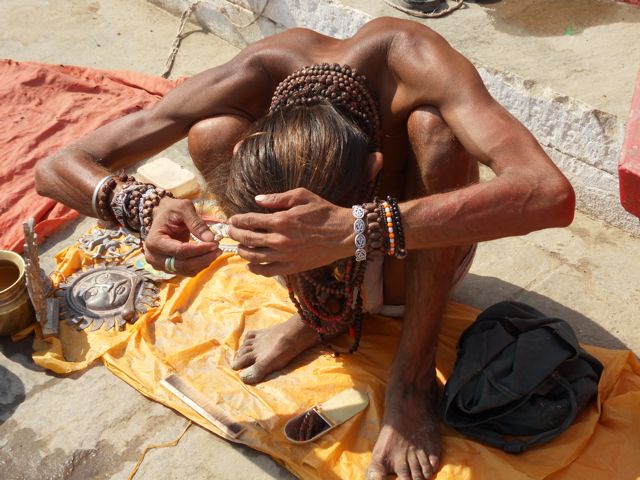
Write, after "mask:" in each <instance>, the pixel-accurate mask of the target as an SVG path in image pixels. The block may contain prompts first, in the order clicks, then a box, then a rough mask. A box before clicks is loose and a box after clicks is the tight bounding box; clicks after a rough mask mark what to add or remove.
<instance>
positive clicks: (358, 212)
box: [351, 205, 367, 262]
mask: <svg viewBox="0 0 640 480" xmlns="http://www.w3.org/2000/svg"><path fill="white" fill-rule="evenodd" d="M351 213H352V214H353V218H354V220H353V231H354V232H355V234H356V237H355V239H354V243H355V245H356V253H355V257H356V261H357V262H364V261H365V260H366V259H367V250H366V247H367V237H366V235H365V232H366V231H367V224H366V222H365V221H364V216H365V215H366V213H367V211H366V210H365V209H364V208H363V207H362V205H354V206H353V207H351Z"/></svg>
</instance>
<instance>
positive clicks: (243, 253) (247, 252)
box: [238, 245, 282, 263]
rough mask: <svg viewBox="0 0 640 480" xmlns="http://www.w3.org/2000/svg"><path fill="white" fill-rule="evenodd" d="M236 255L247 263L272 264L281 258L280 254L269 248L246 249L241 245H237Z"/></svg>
mask: <svg viewBox="0 0 640 480" xmlns="http://www.w3.org/2000/svg"><path fill="white" fill-rule="evenodd" d="M238 255H239V256H240V257H242V258H244V259H245V260H247V261H248V262H249V263H273V262H277V261H279V260H281V258H282V253H280V252H278V251H276V250H273V249H271V248H264V247H262V248H248V247H245V246H243V245H238Z"/></svg>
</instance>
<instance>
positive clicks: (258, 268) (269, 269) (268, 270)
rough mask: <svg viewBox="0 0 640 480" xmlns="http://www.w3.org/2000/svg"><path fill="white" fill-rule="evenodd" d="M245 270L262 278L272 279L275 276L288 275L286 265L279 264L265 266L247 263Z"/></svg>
mask: <svg viewBox="0 0 640 480" xmlns="http://www.w3.org/2000/svg"><path fill="white" fill-rule="evenodd" d="M247 268H248V269H249V271H250V272H251V273H255V274H256V275H262V276H263V277H274V276H276V275H287V274H288V273H289V272H287V271H286V265H285V264H284V263H280V262H274V263H265V264H259V263H249V264H247Z"/></svg>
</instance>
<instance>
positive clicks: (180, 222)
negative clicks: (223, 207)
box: [144, 197, 222, 277]
mask: <svg viewBox="0 0 640 480" xmlns="http://www.w3.org/2000/svg"><path fill="white" fill-rule="evenodd" d="M191 233H193V235H194V236H196V237H197V238H198V239H199V240H201V242H198V243H194V242H191V243H190V242H189V236H190V234H191ZM144 246H145V258H146V260H147V262H149V263H150V264H151V265H152V266H153V267H154V268H156V269H158V270H165V260H166V259H167V257H170V256H172V257H175V263H174V268H175V270H176V273H178V274H180V275H185V276H189V277H192V276H194V275H196V274H197V273H198V272H200V271H201V270H203V269H204V268H206V267H207V266H209V264H211V262H213V261H214V260H215V259H216V258H218V257H219V256H220V254H221V253H222V251H221V250H220V249H219V248H218V242H216V241H214V235H213V232H211V230H209V227H208V226H207V224H206V223H205V222H204V221H203V220H202V219H201V218H200V217H199V216H198V214H197V213H196V210H195V208H194V207H193V203H191V201H190V200H178V199H175V198H170V197H165V198H163V199H162V200H161V201H160V205H158V206H157V207H156V208H155V209H154V211H153V224H152V225H151V230H150V231H149V235H148V236H147V239H146V240H145V243H144Z"/></svg>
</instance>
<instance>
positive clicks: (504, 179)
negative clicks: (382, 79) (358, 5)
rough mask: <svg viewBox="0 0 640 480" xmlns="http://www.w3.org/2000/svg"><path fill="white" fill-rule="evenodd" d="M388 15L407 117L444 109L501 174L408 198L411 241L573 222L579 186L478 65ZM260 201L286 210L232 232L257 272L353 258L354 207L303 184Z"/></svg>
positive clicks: (250, 217)
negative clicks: (492, 89)
mask: <svg viewBox="0 0 640 480" xmlns="http://www.w3.org/2000/svg"><path fill="white" fill-rule="evenodd" d="M385 21H387V22H389V25H388V28H393V29H394V30H395V31H397V32H398V34H397V36H396V39H395V40H394V41H393V44H392V46H391V48H390V51H389V53H388V56H387V59H388V62H389V66H390V68H391V70H392V73H393V76H394V78H395V79H396V82H397V86H396V87H397V88H396V93H395V96H394V99H393V103H394V104H395V105H397V106H399V108H400V109H401V110H403V111H406V112H407V115H409V113H411V112H412V111H413V110H415V109H418V108H420V107H422V106H434V107H437V108H438V109H439V110H440V111H441V113H442V115H443V117H444V119H445V121H446V122H447V124H448V125H449V127H450V128H451V130H452V131H453V132H454V134H455V135H456V137H457V138H458V140H459V141H460V142H461V143H462V145H463V146H464V148H465V149H466V150H467V151H468V152H469V153H470V154H471V155H472V156H473V157H475V158H477V159H478V160H479V161H481V162H482V163H484V164H485V165H487V166H489V167H490V168H491V169H492V170H493V171H494V173H496V177H495V178H494V179H492V180H491V181H488V182H485V183H480V184H475V185H471V186H467V187H464V188H461V189H459V190H455V191H451V192H447V193H440V194H435V195H430V196H428V197H424V198H419V199H415V200H411V201H408V202H404V203H402V204H401V205H400V209H401V212H402V216H403V224H404V232H405V239H406V245H407V248H408V249H410V250H416V249H426V248H435V247H446V246H455V245H469V244H472V243H476V242H480V241H486V240H493V239H496V238H501V237H506V236H512V235H524V234H527V233H529V232H531V231H534V230H538V229H542V228H550V227H560V226H566V225H568V224H570V223H571V221H572V219H573V214H574V208H575V195H574V192H573V188H572V187H571V184H570V183H569V182H568V180H567V179H566V178H565V177H564V175H563V174H562V173H561V172H560V171H559V170H558V168H557V167H556V166H555V165H554V164H553V162H552V161H551V160H550V159H549V157H548V156H547V155H546V154H545V153H544V151H543V150H542V148H541V147H540V145H539V144H538V142H537V141H536V139H535V138H534V137H533V135H532V134H531V133H530V132H529V131H528V130H527V129H526V128H525V127H524V126H523V125H522V124H521V123H520V122H518V121H517V120H516V119H515V118H514V117H513V116H511V115H510V114H509V113H508V112H507V111H506V110H505V109H504V108H503V107H501V106H500V105H499V104H498V103H497V102H496V101H495V100H494V99H493V98H492V97H491V95H490V94H489V93H488V92H487V90H486V88H485V86H484V84H483V82H482V79H481V78H480V76H479V75H478V73H477V71H476V70H475V68H474V67H473V66H472V65H471V63H470V62H469V61H468V60H466V59H465V58H464V57H463V56H462V55H460V54H459V53H458V52H456V51H455V50H454V49H453V48H451V47H450V46H449V45H448V44H447V42H446V41H445V40H444V39H442V37H440V36H439V35H437V34H436V33H435V32H433V31H431V30H429V29H428V28H426V27H424V26H423V25H421V24H418V23H415V22H407V21H400V20H391V19H387V20H385ZM265 193H267V194H268V193H269V192H265ZM258 203H260V204H261V205H262V206H264V207H266V208H271V209H274V210H284V211H280V212H278V213H276V214H275V215H270V214H255V213H250V214H245V215H237V216H235V217H232V218H231V223H232V228H231V230H230V232H231V235H232V236H233V237H234V238H235V239H236V240H238V241H239V242H240V243H241V244H242V245H243V246H244V247H243V248H241V251H240V255H241V256H242V257H244V258H245V259H247V260H248V261H249V262H250V265H249V268H250V269H251V270H252V271H253V272H255V273H259V274H262V275H276V274H290V273H296V272H300V271H304V270H309V269H311V268H316V267H319V266H322V265H326V264H327V263H330V262H331V261H334V260H337V259H339V258H344V257H347V256H350V255H353V251H354V247H353V235H354V234H353V231H352V227H351V224H350V222H349V219H350V218H351V217H350V212H349V211H347V209H342V208H339V207H337V206H335V205H331V204H328V202H326V201H324V200H322V199H320V198H319V197H317V196H316V195H313V194H312V193H310V192H307V191H303V190H302V189H296V190H292V191H290V192H285V193H281V194H269V195H265V197H264V199H263V200H260V201H259V202H258ZM261 231H262V232H266V233H262V232H261ZM340 239H344V240H342V241H340ZM247 247H248V248H247ZM251 247H259V248H251Z"/></svg>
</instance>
